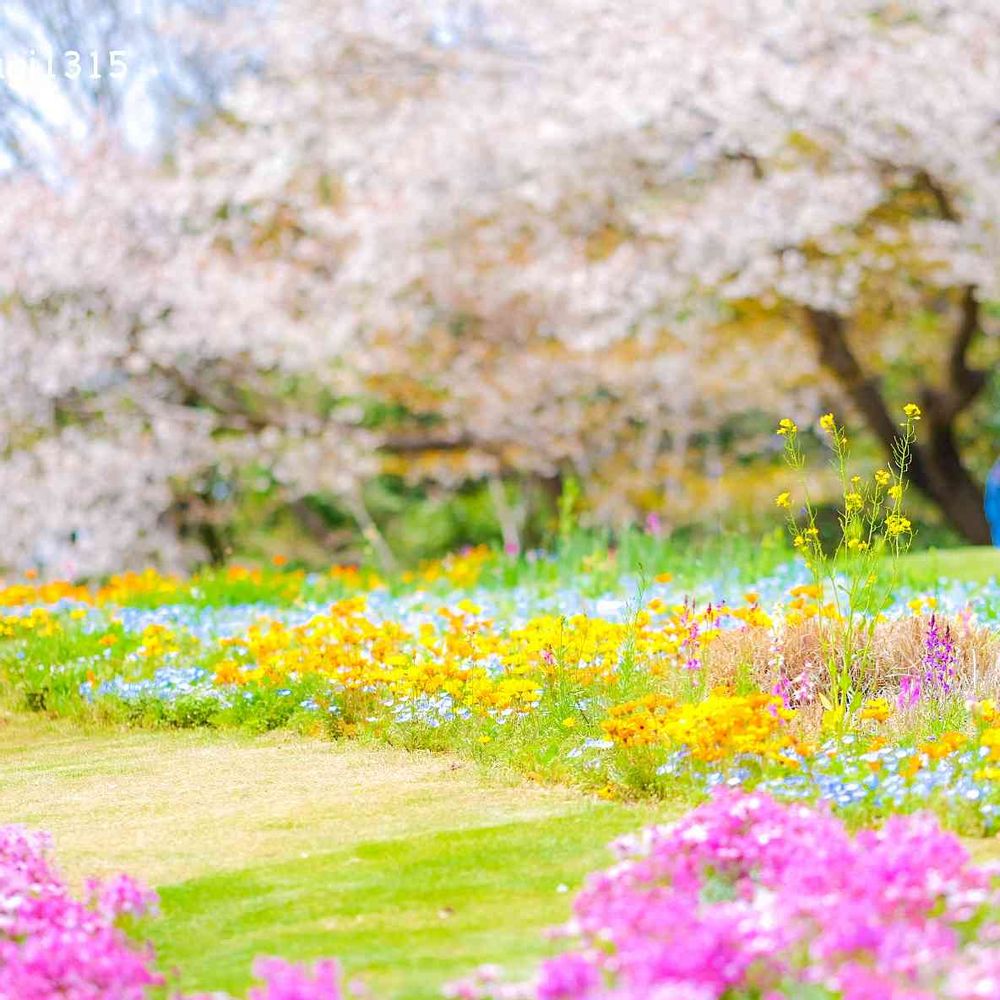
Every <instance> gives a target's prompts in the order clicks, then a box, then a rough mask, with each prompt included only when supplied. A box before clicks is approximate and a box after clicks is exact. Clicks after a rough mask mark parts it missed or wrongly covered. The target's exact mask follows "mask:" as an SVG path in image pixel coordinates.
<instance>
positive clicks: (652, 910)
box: [454, 791, 1000, 1000]
mask: <svg viewBox="0 0 1000 1000" xmlns="http://www.w3.org/2000/svg"><path fill="white" fill-rule="evenodd" d="M617 848H618V850H619V852H620V857H621V861H620V863H619V864H618V865H617V866H616V867H614V868H611V869H610V870H608V871H605V872H603V873H600V874H597V875H593V876H591V878H590V880H589V882H588V884H587V886H586V887H585V889H584V890H583V892H582V893H581V894H580V895H579V897H578V898H577V900H576V905H575V915H574V917H573V919H572V921H571V922H570V924H569V925H568V926H567V927H566V928H565V929H564V931H565V933H567V934H569V935H571V936H572V940H573V942H574V944H573V947H572V948H571V949H570V950H567V951H566V952H565V953H564V954H562V955H560V956H558V957H556V958H554V959H552V960H550V961H548V962H547V963H545V964H544V965H543V967H542V969H541V973H540V975H539V977H538V979H537V980H536V981H535V982H534V983H533V984H532V985H531V988H530V993H529V995H530V996H532V997H533V998H534V1000H638V998H650V997H656V998H657V1000H719V998H723V997H725V998H726V1000H730V998H732V1000H735V998H762V1000H778V998H792V997H797V998H798V997H804V996H808V997H818V998H831V997H837V998H844V1000H939V998H949V1000H986V998H996V997H1000V891H998V883H997V878H996V876H995V873H994V872H993V871H991V870H989V869H986V868H980V867H976V866H974V865H972V864H970V862H969V858H968V856H967V854H966V852H965V850H964V848H963V847H962V845H961V844H960V842H959V841H958V840H957V839H956V838H955V837H954V836H952V835H950V834H948V833H945V832H943V831H942V830H941V829H940V828H939V827H938V825H937V823H936V821H935V820H934V819H932V818H931V817H925V816H918V817H895V818H893V819H891V820H890V821H889V822H888V823H887V824H886V825H885V827H883V828H882V829H881V830H878V831H873V830H865V831H862V832H860V833H858V834H857V835H854V836H852V835H851V834H850V833H849V832H848V831H847V830H846V829H845V827H844V825H843V824H842V823H841V822H840V821H839V820H838V819H835V818H834V817H832V816H831V815H830V814H829V813H828V812H827V811H825V810H823V809H819V810H817V809H811V808H806V807H803V806H797V805H783V804H780V803H778V802H776V801H775V800H773V799H771V798H769V797H767V796H765V795H755V794H746V793H742V792H730V791H726V792H723V793H720V794H718V795H716V796H715V797H714V798H713V799H712V800H711V801H709V802H708V803H706V804H705V805H703V806H701V807H699V808H698V809H695V810H694V811H693V812H691V813H690V814H689V815H688V816H687V817H686V818H684V819H683V820H681V821H680V822H678V823H675V824H673V825H671V826H666V827H656V828H652V829H650V830H647V831H645V832H644V833H643V834H642V835H640V836H638V837H635V838H631V839H628V840H624V841H621V842H619V844H618V845H617ZM507 989H509V988H507ZM454 992H455V993H458V994H459V995H462V994H464V995H466V996H469V995H474V994H476V993H478V994H479V995H480V996H482V995H484V994H487V995H490V994H492V995H497V994H498V993H500V994H502V993H504V992H505V988H503V987H499V988H498V987H497V986H496V985H495V984H493V985H490V984H488V983H487V982H485V981H484V980H483V979H480V980H479V983H478V988H477V986H476V984H475V983H467V984H464V988H463V986H462V984H459V985H458V988H457V989H456V990H455V991H454ZM510 992H511V993H512V994H518V993H520V995H522V996H523V995H525V993H526V992H527V991H525V990H524V987H521V989H520V990H517V989H516V988H515V989H514V990H510Z"/></svg>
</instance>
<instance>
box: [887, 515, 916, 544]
mask: <svg viewBox="0 0 1000 1000" xmlns="http://www.w3.org/2000/svg"><path fill="white" fill-rule="evenodd" d="M912 527H913V525H912V524H910V519H909V518H908V517H903V516H902V515H901V514H890V515H889V516H888V517H887V518H886V519H885V530H886V531H887V532H888V533H889V535H890V537H892V538H897V537H899V536H900V535H906V534H908V533H909V532H910V531H911V529H912Z"/></svg>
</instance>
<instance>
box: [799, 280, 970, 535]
mask: <svg viewBox="0 0 1000 1000" xmlns="http://www.w3.org/2000/svg"><path fill="white" fill-rule="evenodd" d="M806 320H807V323H806V329H807V331H808V333H809V336H810V338H811V339H812V341H813V343H814V344H815V346H816V349H817V352H818V355H819V360H820V363H821V364H822V365H823V366H824V367H825V368H826V369H827V370H828V371H830V372H831V374H833V376H834V377H835V378H836V380H837V382H838V383H839V384H840V386H841V388H842V389H843V390H844V392H845V393H846V395H847V397H848V399H850V401H851V402H852V403H853V404H854V406H855V407H856V408H857V409H858V411H859V412H860V413H861V415H862V416H863V417H864V419H865V421H866V422H867V424H868V427H869V429H870V430H871V431H872V433H874V434H875V436H876V437H877V438H878V440H879V441H880V442H881V444H882V447H883V448H884V449H885V451H886V453H887V454H888V455H891V454H892V452H893V449H894V447H895V446H896V444H897V442H898V441H899V438H900V426H899V421H897V420H895V419H894V418H893V416H892V413H891V412H890V410H889V407H888V405H887V404H886V401H885V399H884V398H883V396H882V390H881V387H880V386H879V383H878V380H877V379H875V378H873V377H871V376H869V375H867V374H866V373H865V371H864V369H863V368H862V367H861V363H860V362H859V361H858V358H857V356H856V355H855V354H854V351H853V349H852V347H851V344H850V342H849V340H848V337H847V325H846V322H845V320H844V318H843V317H842V316H840V315H838V314H837V313H832V312H827V311H825V310H819V309H811V308H810V309H807V310H806ZM977 330H978V302H977V301H976V296H975V292H974V289H972V288H967V289H965V290H964V292H963V296H962V309H961V317H960V322H959V325H958V328H957V330H956V333H955V337H954V341H953V343H952V345H951V351H950V355H949V359H948V361H949V363H948V370H947V375H948V381H947V384H946V385H945V386H944V387H943V388H936V387H931V386H924V387H923V389H922V390H921V392H920V396H919V398H920V403H921V406H922V409H923V419H922V422H921V423H922V426H923V428H924V429H925V432H924V434H922V435H920V438H919V439H918V441H917V442H916V443H915V444H914V445H913V449H912V463H911V465H910V468H909V472H908V478H909V480H910V482H912V483H913V485H914V486H916V487H917V489H919V490H920V491H921V492H922V493H923V494H924V495H925V496H926V497H928V499H930V500H931V501H932V502H933V503H934V504H935V505H936V506H937V507H938V509H939V510H940V511H941V513H942V515H943V516H944V518H945V520H946V521H947V522H948V524H949V525H950V526H951V527H952V528H954V529H955V531H957V532H958V533H959V534H960V535H961V536H962V537H963V538H964V539H965V540H966V541H969V542H971V543H972V544H974V545H988V544H989V543H990V530H989V525H988V523H987V521H986V512H985V509H984V504H983V490H982V488H981V487H980V486H979V484H978V483H977V482H976V481H975V479H974V478H973V476H972V474H971V473H970V472H969V470H968V469H967V468H966V467H965V464H964V463H963V462H962V457H961V454H960V452H959V450H958V444H957V441H956V439H955V420H956V418H957V417H958V415H959V414H960V413H962V412H963V411H964V410H965V409H966V408H967V407H968V406H969V404H970V403H971V402H972V401H973V400H974V399H975V397H976V396H977V395H978V394H979V393H980V392H981V391H982V389H983V387H984V386H985V384H986V376H985V374H984V373H982V372H979V371H976V370H974V369H971V368H969V367H968V364H967V360H966V354H967V351H968V348H969V345H970V343H971V342H972V340H973V338H974V336H975V334H976V332H977Z"/></svg>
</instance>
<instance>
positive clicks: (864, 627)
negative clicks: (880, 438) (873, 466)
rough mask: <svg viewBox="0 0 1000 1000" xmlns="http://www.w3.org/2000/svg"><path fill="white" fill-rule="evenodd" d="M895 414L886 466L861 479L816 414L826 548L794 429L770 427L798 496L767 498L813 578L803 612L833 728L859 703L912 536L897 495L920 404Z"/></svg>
mask: <svg viewBox="0 0 1000 1000" xmlns="http://www.w3.org/2000/svg"><path fill="white" fill-rule="evenodd" d="M903 414H904V417H905V419H904V420H903V421H902V422H901V423H900V434H899V435H898V437H897V438H896V442H895V444H894V445H893V449H892V456H891V459H890V461H889V463H888V465H887V466H886V467H883V468H880V469H877V470H876V471H875V473H874V475H873V476H872V477H870V478H868V479H863V478H862V477H861V476H858V475H852V474H851V473H850V471H849V463H850V445H849V440H848V436H847V431H846V429H845V428H844V427H843V426H842V425H840V424H838V423H837V421H836V419H835V417H834V415H833V414H832V413H827V414H826V415H824V416H823V417H821V418H820V422H819V423H820V429H821V430H822V432H823V433H824V435H825V436H826V437H827V439H828V440H829V443H830V447H831V450H832V454H833V458H832V462H833V466H834V469H835V470H836V472H837V475H838V478H839V480H840V487H841V490H840V492H841V502H840V505H839V510H838V525H839V534H838V536H837V539H836V544H835V545H834V546H832V548H830V547H827V546H825V545H824V544H823V540H822V538H821V537H820V530H819V526H818V524H817V507H816V505H815V503H814V502H813V500H812V498H811V496H810V492H809V482H808V476H807V474H806V459H805V454H804V452H803V450H802V445H801V441H800V439H799V429H798V427H797V426H796V424H795V422H794V421H792V420H790V419H788V418H785V419H783V420H782V421H781V422H780V423H779V424H778V431H777V433H778V434H779V435H780V436H782V437H783V438H784V439H785V461H786V463H787V464H788V466H789V468H790V469H791V470H792V471H793V472H795V473H796V475H797V477H798V479H799V484H800V487H801V490H802V501H801V506H800V507H799V508H798V510H796V509H795V507H796V505H795V503H794V501H793V499H792V494H791V492H790V491H788V492H783V493H781V494H779V495H778V497H777V498H776V500H775V503H776V504H777V505H778V507H780V508H782V509H783V510H785V511H787V522H788V528H789V532H790V533H791V536H792V544H793V545H794V547H795V550H796V552H798V553H799V554H800V555H801V556H802V558H803V559H804V560H805V563H806V566H807V567H808V568H809V570H810V572H811V574H812V576H813V588H812V596H813V599H814V601H815V603H814V604H813V605H811V606H809V608H808V611H809V614H810V616H815V617H816V619H817V621H818V625H819V636H820V643H821V648H822V653H823V659H824V663H825V666H826V669H827V673H828V677H829V688H828V690H827V692H826V693H825V694H822V695H821V696H820V700H821V703H822V704H823V708H824V709H825V713H824V724H825V726H826V727H827V728H829V729H832V730H835V731H837V732H843V731H844V730H845V729H847V728H849V726H850V723H851V719H852V716H853V715H854V714H855V712H856V710H857V708H858V706H859V704H860V701H861V699H860V698H859V697H858V695H859V694H861V693H863V692H859V691H858V690H857V689H856V686H855V685H856V679H857V678H859V677H863V675H864V673H865V668H866V667H867V666H869V665H870V664H871V661H872V656H873V645H874V637H875V626H876V624H877V622H878V620H879V617H880V615H881V613H882V612H883V611H884V610H885V608H886V607H887V606H888V604H889V602H890V600H891V598H892V594H893V591H894V589H895V587H896V583H897V580H898V564H899V557H900V556H901V555H903V554H904V553H905V552H906V551H907V550H908V549H909V546H910V542H911V540H912V534H913V528H912V524H911V522H910V519H909V518H908V517H907V516H906V515H905V513H904V508H903V501H904V497H905V494H906V490H907V485H908V484H907V478H906V476H907V472H908V470H909V467H910V462H911V460H912V448H913V442H914V440H915V439H916V430H915V428H916V422H917V421H918V420H919V419H920V408H919V407H918V406H917V405H916V404H915V403H908V404H907V405H906V406H904V407H903Z"/></svg>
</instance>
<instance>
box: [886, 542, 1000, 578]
mask: <svg viewBox="0 0 1000 1000" xmlns="http://www.w3.org/2000/svg"><path fill="white" fill-rule="evenodd" d="M900 570H901V572H900V576H901V582H903V583H906V584H909V585H910V586H913V587H916V588H931V587H933V585H934V584H935V583H936V582H937V581H938V579H939V578H940V577H945V578H947V579H949V580H968V581H970V582H972V583H986V582H988V581H989V580H990V579H991V578H993V579H996V580H1000V549H996V548H989V547H987V546H968V547H966V548H961V549H927V550H925V551H921V552H911V553H910V554H909V555H906V556H904V557H903V559H902V560H901V566H900Z"/></svg>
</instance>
